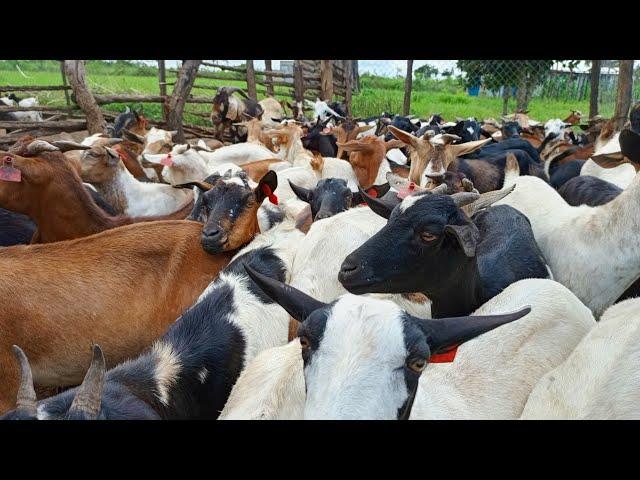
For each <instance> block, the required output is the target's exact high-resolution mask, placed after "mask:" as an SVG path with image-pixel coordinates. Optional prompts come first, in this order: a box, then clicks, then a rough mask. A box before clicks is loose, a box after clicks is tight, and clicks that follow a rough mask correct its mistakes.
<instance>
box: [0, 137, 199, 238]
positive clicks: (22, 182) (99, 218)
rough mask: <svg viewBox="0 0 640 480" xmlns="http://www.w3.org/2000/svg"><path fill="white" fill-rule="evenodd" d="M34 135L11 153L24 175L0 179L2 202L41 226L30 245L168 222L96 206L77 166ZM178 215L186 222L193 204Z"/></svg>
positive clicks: (38, 227) (15, 165)
mask: <svg viewBox="0 0 640 480" xmlns="http://www.w3.org/2000/svg"><path fill="white" fill-rule="evenodd" d="M30 139H31V137H26V138H23V139H22V140H21V142H22V144H23V146H24V148H22V149H21V147H16V150H17V151H19V152H20V153H22V154H23V155H28V156H21V155H18V154H17V153H10V154H8V155H7V156H6V157H5V158H9V159H10V160H11V162H12V164H13V168H15V169H17V170H18V171H19V172H20V177H21V178H20V179H19V181H0V204H1V205H3V206H4V207H5V208H8V209H10V210H12V211H15V212H19V213H22V214H25V215H28V216H29V217H30V218H32V219H33V221H34V222H35V223H36V225H37V230H36V232H35V233H34V235H33V237H32V240H31V243H49V242H58V241H61V240H70V239H73V238H79V237H84V236H88V235H93V234H94V233H98V232H101V231H103V230H107V229H110V228H115V227H119V226H122V225H127V224H130V223H134V222H139V221H153V220H164V219H169V218H158V217H154V218H136V219H133V218H130V217H113V216H111V215H108V214H106V213H105V212H104V211H103V210H102V209H100V208H99V207H98V205H96V203H95V202H94V200H93V199H92V196H91V194H90V193H89V192H91V193H94V192H92V190H91V189H89V188H87V187H85V186H84V185H83V184H82V181H81V179H80V177H79V176H78V173H77V172H76V170H75V168H74V166H73V164H72V163H71V162H70V161H68V160H66V159H65V158H64V157H63V156H62V154H61V153H60V151H59V150H51V148H56V149H57V147H54V146H53V145H51V144H49V143H47V142H44V141H41V140H37V141H30ZM181 207H182V209H181V210H179V211H178V212H176V215H177V216H181V217H182V218H185V217H186V216H187V215H188V213H189V210H190V208H191V205H189V204H188V202H187V203H186V204H185V205H181Z"/></svg>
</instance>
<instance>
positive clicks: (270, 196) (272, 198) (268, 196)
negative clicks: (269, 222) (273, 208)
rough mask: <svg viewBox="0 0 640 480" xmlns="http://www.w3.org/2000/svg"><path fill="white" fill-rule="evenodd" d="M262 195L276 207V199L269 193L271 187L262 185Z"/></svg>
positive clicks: (274, 195) (273, 194)
mask: <svg viewBox="0 0 640 480" xmlns="http://www.w3.org/2000/svg"><path fill="white" fill-rule="evenodd" d="M262 193H264V194H265V195H266V196H267V198H268V199H269V201H270V202H271V203H273V204H274V205H278V197H277V196H276V194H275V193H273V192H272V191H271V187H270V186H269V185H266V184H265V185H262Z"/></svg>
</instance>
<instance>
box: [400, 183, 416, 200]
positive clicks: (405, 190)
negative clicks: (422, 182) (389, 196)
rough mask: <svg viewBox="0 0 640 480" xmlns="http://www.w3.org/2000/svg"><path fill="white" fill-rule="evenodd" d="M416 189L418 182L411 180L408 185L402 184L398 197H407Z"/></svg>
mask: <svg viewBox="0 0 640 480" xmlns="http://www.w3.org/2000/svg"><path fill="white" fill-rule="evenodd" d="M415 191H416V184H415V183H414V182H409V183H408V184H407V185H406V186H402V187H400V188H399V189H398V198H405V197H407V196H409V195H411V194H412V193H413V192H415Z"/></svg>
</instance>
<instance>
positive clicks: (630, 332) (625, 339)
mask: <svg viewBox="0 0 640 480" xmlns="http://www.w3.org/2000/svg"><path fill="white" fill-rule="evenodd" d="M639 370H640V299H638V298H633V299H629V300H625V301H624V302H620V303H617V304H615V305H613V306H612V307H609V308H608V309H607V310H606V311H605V312H604V314H603V315H602V318H601V319H600V322H598V324H597V325H596V326H595V327H593V328H592V329H591V331H590V332H589V333H588V334H587V335H586V336H585V337H584V338H583V339H582V341H581V342H580V343H579V344H578V346H577V347H576V348H575V350H574V351H573V352H572V353H571V355H569V358H567V360H565V362H564V363H562V364H561V365H560V366H558V367H557V368H556V369H554V370H552V371H550V372H549V373H547V374H546V375H545V376H544V377H542V379H541V380H540V381H539V382H538V384H537V385H536V386H535V388H534V389H533V391H532V392H531V395H530V396H529V400H528V401H527V404H526V405H525V407H524V411H523V412H522V416H521V417H520V418H522V419H572V420H573V419H597V420H611V419H624V420H630V419H635V420H640V376H639V375H638V371H639Z"/></svg>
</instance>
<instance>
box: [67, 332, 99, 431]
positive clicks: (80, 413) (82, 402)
mask: <svg viewBox="0 0 640 480" xmlns="http://www.w3.org/2000/svg"><path fill="white" fill-rule="evenodd" d="M105 371H106V366H105V361H104V355H103V353H102V349H101V348H100V346H99V345H97V344H96V345H94V346H93V358H92V360H91V365H90V366H89V370H87V374H86V375H85V376H84V380H83V381H82V384H81V385H80V386H79V387H78V390H77V391H76V396H75V397H74V398H73V402H72V403H71V407H69V411H68V412H67V417H68V418H69V417H71V418H82V419H85V420H96V419H97V418H98V414H99V413H100V404H101V403H102V389H103V387H104V376H105Z"/></svg>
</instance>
